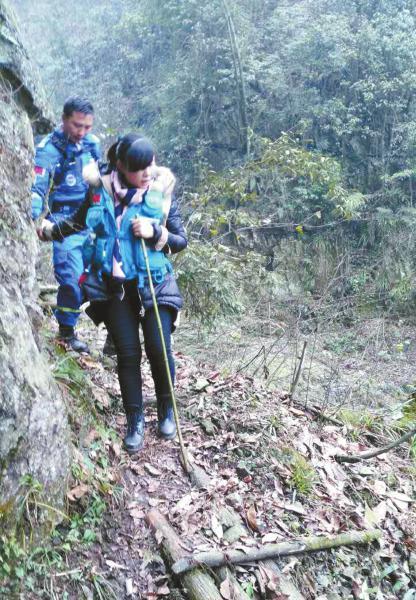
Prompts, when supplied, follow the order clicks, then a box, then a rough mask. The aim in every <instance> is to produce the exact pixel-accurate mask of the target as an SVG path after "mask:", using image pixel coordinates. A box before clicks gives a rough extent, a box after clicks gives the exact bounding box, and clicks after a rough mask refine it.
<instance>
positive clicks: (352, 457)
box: [335, 427, 416, 463]
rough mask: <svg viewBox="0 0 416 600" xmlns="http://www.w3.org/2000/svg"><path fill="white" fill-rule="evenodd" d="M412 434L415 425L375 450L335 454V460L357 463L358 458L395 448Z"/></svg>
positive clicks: (363, 458) (361, 458)
mask: <svg viewBox="0 0 416 600" xmlns="http://www.w3.org/2000/svg"><path fill="white" fill-rule="evenodd" d="M414 435H416V427H414V428H413V429H411V430H410V431H408V432H407V433H405V434H404V435H402V437H401V438H399V439H398V440H396V441H395V442H392V443H391V444H388V445H387V446H383V448H377V450H369V451H368V452H362V453H361V454H355V455H354V454H353V455H348V454H337V455H336V456H335V460H337V461H338V462H341V463H343V462H344V463H357V462H360V460H365V459H367V458H374V457H375V456H380V454H384V453H385V452H388V451H389V450H393V448H397V446H400V445H401V444H403V443H404V442H407V440H410V438H412V437H413V436H414Z"/></svg>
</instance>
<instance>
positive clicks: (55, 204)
mask: <svg viewBox="0 0 416 600" xmlns="http://www.w3.org/2000/svg"><path fill="white" fill-rule="evenodd" d="M93 120H94V110H93V107H92V105H91V103H90V102H88V100H85V99H83V98H80V97H78V96H73V97H71V98H68V100H67V101H66V102H65V104H64V109H63V115H62V124H61V126H60V127H58V128H57V129H55V130H54V131H53V132H52V133H50V134H49V135H47V136H46V137H45V138H44V139H43V140H42V141H41V142H40V144H39V145H38V146H37V148H36V156H35V182H34V184H33V187H32V217H33V219H37V218H38V217H39V216H40V215H41V214H42V212H43V210H44V208H45V203H46V201H48V207H49V215H48V219H49V220H51V221H53V222H54V223H59V222H60V221H62V220H65V219H66V218H67V217H71V216H72V215H73V214H75V212H76V211H77V209H78V207H79V206H80V205H81V203H82V201H83V200H84V197H85V193H86V191H87V189H88V185H87V184H86V183H85V181H84V180H83V177H82V169H83V167H84V166H85V165H87V164H88V163H89V162H90V161H92V160H94V161H97V160H98V159H99V158H100V149H99V144H98V139H97V138H96V137H95V136H93V135H92V134H91V133H90V132H91V129H92V125H93ZM86 235H87V234H86V231H84V232H80V233H75V234H73V235H71V236H69V237H67V238H65V239H64V240H63V241H62V242H54V244H53V264H54V271H55V277H56V280H57V282H58V284H59V288H58V298H57V306H56V309H55V311H54V313H55V317H56V319H57V321H58V323H59V337H60V339H62V340H63V341H65V342H66V343H67V344H68V345H69V346H70V347H71V348H72V349H73V350H76V351H77V352H88V346H87V344H86V343H85V342H82V341H81V340H79V339H78V338H77V336H76V334H75V325H76V323H77V321H78V317H79V313H80V310H79V307H80V304H81V290H80V287H79V285H78V279H79V277H80V276H81V274H82V272H83V270H84V265H83V261H82V245H83V243H84V240H85V236H86Z"/></svg>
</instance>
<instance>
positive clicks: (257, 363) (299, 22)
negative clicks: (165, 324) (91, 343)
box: [14, 0, 416, 418]
mask: <svg viewBox="0 0 416 600" xmlns="http://www.w3.org/2000/svg"><path fill="white" fill-rule="evenodd" d="M14 6H15V10H16V11H17V13H18V15H19V16H20V26H21V28H22V29H23V32H24V38H25V39H26V40H27V41H28V43H29V46H30V48H29V50H30V51H31V55H32V57H33V58H34V59H35V60H36V61H37V63H38V66H39V70H40V72H41V78H42V80H43V82H44V84H45V87H46V89H47V93H48V96H49V98H50V101H51V104H52V105H53V107H54V110H55V113H56V117H57V121H58V120H59V116H60V111H61V107H62V104H63V101H64V100H65V98H66V97H67V96H69V95H70V94H73V93H79V94H81V95H85V96H87V97H88V98H90V99H91V101H92V102H93V104H94V106H95V110H96V127H95V132H96V133H98V135H99V136H100V137H101V139H102V142H103V146H104V147H105V146H108V145H109V143H110V142H111V141H113V140H114V138H115V136H116V135H118V134H122V133H124V132H127V131H130V130H132V129H133V130H139V131H142V132H143V133H144V134H146V135H148V136H149V137H150V138H151V139H152V140H153V141H154V142H155V145H156V147H157V148H158V161H159V163H161V164H166V165H169V166H170V167H171V168H172V169H173V170H174V172H175V173H176V174H177V176H178V180H179V186H178V195H179V196H180V199H181V206H182V211H183V214H184V218H185V220H186V224H187V230H188V233H189V237H190V242H191V243H190V247H189V250H188V251H187V253H185V254H184V256H183V257H178V260H177V261H176V270H177V272H178V274H179V276H180V281H181V285H182V289H183V290H184V292H185V294H186V300H187V314H188V317H189V319H197V320H198V321H197V322H198V323H199V324H200V326H201V328H200V330H199V333H200V335H199V337H198V338H197V337H196V336H195V327H192V330H191V331H188V335H187V333H186V328H185V329H184V330H183V332H182V333H181V334H180V335H182V337H183V339H184V340H185V342H186V343H187V347H188V348H189V347H190V346H193V347H194V348H195V350H198V349H200V348H204V353H205V355H206V356H207V357H209V358H212V359H213V360H216V361H217V362H218V363H221V365H222V367H223V368H228V369H230V370H231V369H233V370H243V371H246V372H248V373H250V374H254V375H260V376H262V377H264V378H265V379H266V381H267V382H268V383H270V384H271V385H277V386H280V387H287V388H288V387H289V386H290V384H291V383H292V384H293V377H294V373H295V371H296V361H297V360H299V358H298V357H299V355H300V349H301V348H302V345H303V344H304V343H305V342H306V343H307V344H308V348H307V357H308V361H307V365H308V368H307V369H305V375H304V377H303V378H302V379H301V381H300V384H299V388H298V389H299V393H300V394H301V395H303V398H304V399H305V400H307V398H308V395H311V397H313V398H315V399H319V401H320V403H321V404H322V403H323V402H325V401H327V402H330V403H331V404H336V405H337V407H338V408H339V407H342V406H344V407H347V406H348V408H351V406H353V405H354V403H357V404H359V405H360V406H362V405H363V404H365V405H366V406H367V407H369V406H371V407H372V408H375V407H378V406H380V405H385V401H386V397H387V399H388V404H389V405H390V406H391V405H392V402H391V401H392V400H393V401H394V402H393V405H394V406H396V404H395V402H396V401H397V400H400V399H403V398H408V395H409V393H412V392H413V391H414V387H413V383H414V381H413V380H412V377H413V376H412V363H413V362H414V361H413V357H414V354H415V355H416V350H415V348H414V346H415V343H416V341H415V336H414V328H413V327H412V319H414V309H415V306H416V294H415V291H416V285H415V281H416V279H415V267H414V265H415V256H416V250H415V237H416V234H415V224H416V208H415V206H414V203H415V192H416V187H415V186H416V179H415V175H416V146H415V141H416V105H415V90H416V69H415V67H416V36H415V24H416V23H415V21H416V17H415V15H416V1H415V0H351V1H350V2H344V1H341V0H300V1H297V0H292V1H289V0H282V1H281V0H256V1H255V2H253V1H252V0H240V1H239V2H235V1H234V0H214V1H213V2H210V3H209V4H206V3H202V2H199V1H197V0H183V1H181V2H178V1H173V0H172V1H170V0H166V2H164V3H163V7H157V6H156V5H155V3H154V2H150V1H147V0H141V1H137V0H134V1H133V0H111V2H110V1H108V0H104V1H102V0H99V1H98V0H91V1H90V2H89V3H88V6H86V5H82V4H81V3H76V4H74V5H71V7H70V8H68V5H67V4H66V3H64V2H61V1H59V0H38V2H36V3H34V2H32V1H31V0H15V2H14ZM305 365H306V361H305ZM399 404H400V402H399ZM399 413H400V411H399ZM401 416H402V415H401V413H400V414H398V418H400V417H401Z"/></svg>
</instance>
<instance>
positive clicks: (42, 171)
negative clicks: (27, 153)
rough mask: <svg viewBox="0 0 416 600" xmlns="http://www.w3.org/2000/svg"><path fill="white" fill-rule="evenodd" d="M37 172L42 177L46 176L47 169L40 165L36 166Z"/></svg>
mask: <svg viewBox="0 0 416 600" xmlns="http://www.w3.org/2000/svg"><path fill="white" fill-rule="evenodd" d="M35 173H36V175H40V176H41V177H44V176H45V173H46V169H44V168H42V167H39V166H38V165H36V166H35Z"/></svg>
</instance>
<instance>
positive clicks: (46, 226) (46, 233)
mask: <svg viewBox="0 0 416 600" xmlns="http://www.w3.org/2000/svg"><path fill="white" fill-rule="evenodd" d="M52 229H53V223H52V222H51V221H48V220H47V219H43V221H42V223H41V226H40V227H37V228H36V233H37V234H38V238H39V239H40V240H41V241H42V242H51V241H52V239H53V238H52Z"/></svg>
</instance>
